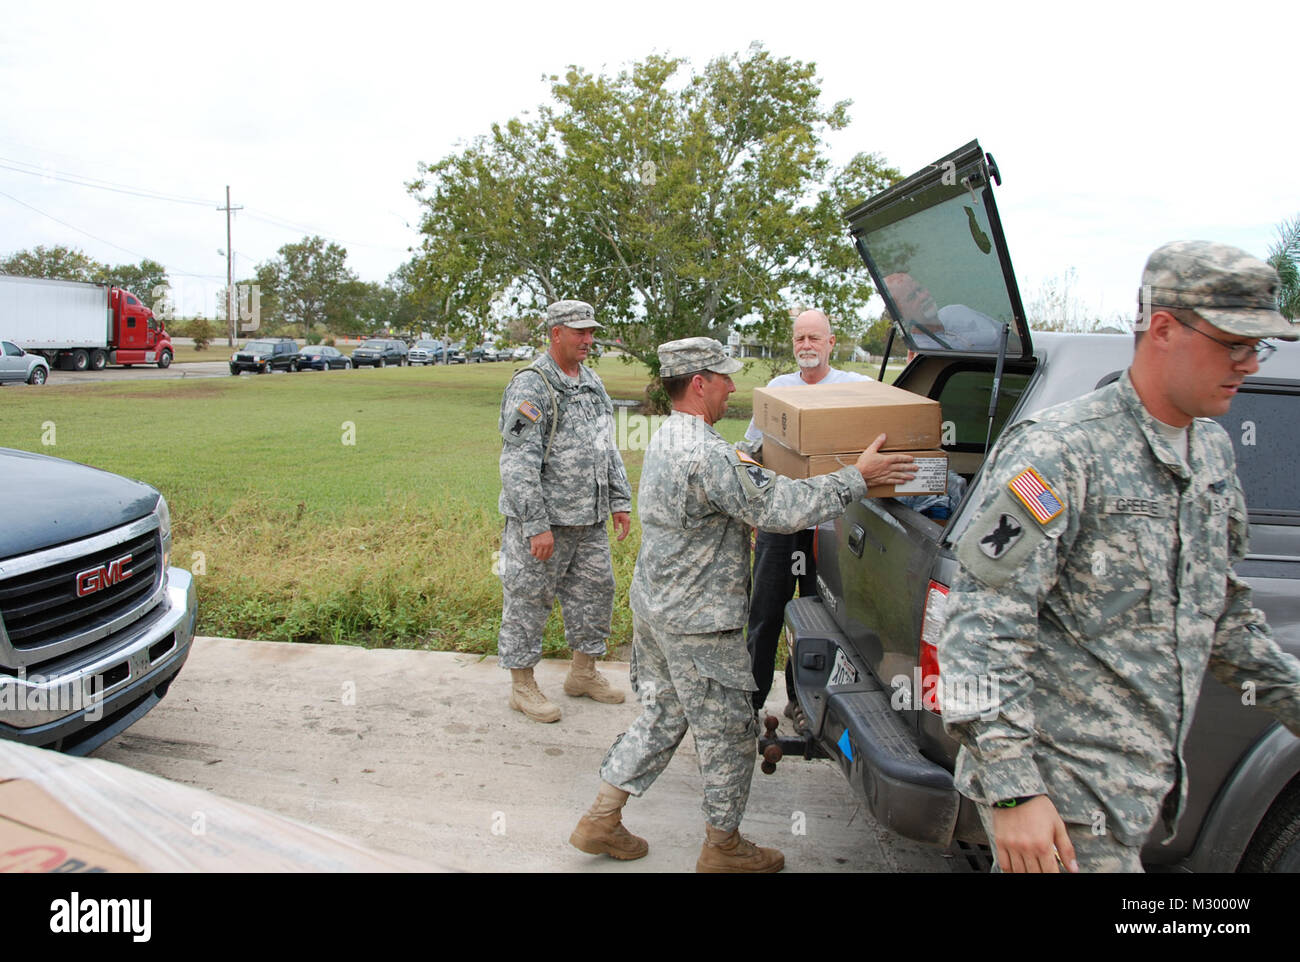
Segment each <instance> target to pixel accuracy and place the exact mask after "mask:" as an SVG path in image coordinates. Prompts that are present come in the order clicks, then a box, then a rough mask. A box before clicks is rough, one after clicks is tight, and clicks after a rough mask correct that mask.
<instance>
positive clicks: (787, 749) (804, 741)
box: [758, 715, 830, 775]
mask: <svg viewBox="0 0 1300 962" xmlns="http://www.w3.org/2000/svg"><path fill="white" fill-rule="evenodd" d="M780 724H781V722H780V720H779V719H778V718H777V717H776V716H775V715H768V716H766V717H765V718H764V719H763V727H764V728H765V729H767V733H766V734H765V735H763V737H761V738H760V739H759V740H758V753H759V754H760V755H762V756H763V763H762V764H761V765H760V766H759V767H760V768H761V769H763V774H764V775H771V774H772V773H773V772H775V771H776V763H777V762H779V761H780V760H781V759H782V758H784V757H785V756H786V755H793V756H797V757H799V758H802V759H803V760H804V761H811V760H812V759H814V758H829V757H830V756H829V755H827V754H826V752H824V751H822V749H821V747H820V746H819V745H818V744H817V742H816V741H814V740H813V737H812V734H811V733H810V732H808V731H807V730H806V729H804V730H802V731H801V732H800V733H799V734H797V735H778V734H777V733H776V728H777V726H778V725H780Z"/></svg>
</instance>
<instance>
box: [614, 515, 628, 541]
mask: <svg viewBox="0 0 1300 962" xmlns="http://www.w3.org/2000/svg"><path fill="white" fill-rule="evenodd" d="M614 530H615V531H617V532H618V540H619V541H622V540H623V539H624V538H626V537H627V533H628V532H629V531H631V530H632V515H630V514H629V513H628V512H626V511H615V512H614Z"/></svg>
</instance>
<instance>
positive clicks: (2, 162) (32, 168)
mask: <svg viewBox="0 0 1300 962" xmlns="http://www.w3.org/2000/svg"><path fill="white" fill-rule="evenodd" d="M13 165H18V166H13ZM0 169H4V170H11V171H13V172H15V173H19V174H27V175H28V176H32V177H41V178H43V179H44V178H48V179H52V180H58V181H62V182H64V183H68V184H72V185H74V186H77V187H89V188H92V189H94V190H108V191H112V192H114V193H118V194H128V195H131V196H135V197H143V198H145V199H146V200H161V201H166V202H168V203H173V204H189V205H194V206H202V207H208V206H210V205H211V204H212V201H210V200H202V199H200V198H195V197H185V196H182V195H179V194H165V193H163V192H161V191H156V190H151V189H149V188H143V187H135V186H132V185H128V184H121V183H117V182H115V181H110V180H102V179H100V178H97V177H88V176H86V175H83V174H71V173H67V172H65V171H58V170H53V169H51V168H48V167H40V166H38V165H36V164H31V163H28V162H27V161H22V160H14V159H13V158H11V157H0ZM5 196H6V197H9V199H10V200H14V201H15V202H17V203H22V201H18V200H17V198H15V197H13V196H11V195H9V194H5ZM24 206H28V207H30V205H27V204H24ZM31 209H32V210H35V211H36V213H38V214H42V215H43V216H45V217H49V218H50V219H51V220H55V221H58V223H60V224H63V225H64V226H65V227H70V228H71V229H72V230H75V231H78V232H80V233H82V234H85V235H86V236H87V237H93V238H94V239H95V240H98V241H100V242H101V243H104V244H108V245H109V246H111V247H116V248H117V249H118V250H127V248H125V247H122V246H121V245H118V244H114V243H112V241H106V240H104V239H103V238H100V237H96V236H95V235H94V234H91V233H89V232H88V231H84V230H81V228H79V227H73V226H72V225H71V224H66V223H64V222H63V221H59V220H58V218H56V217H53V216H52V215H50V214H46V213H45V212H44V211H40V210H36V208H35V207H31ZM217 209H218V210H220V209H221V208H220V207H218V208H217ZM236 209H237V210H238V209H243V208H236ZM255 210H256V208H249V209H247V210H246V214H247V216H249V217H251V218H252V219H253V220H257V221H261V222H262V223H265V224H269V225H271V226H272V227H279V228H281V229H282V230H291V231H294V232H299V233H302V234H304V235H307V234H317V235H319V236H321V237H323V238H324V239H326V240H330V241H334V242H335V243H339V244H344V245H346V246H348V247H365V248H369V249H370V250H381V251H390V252H393V253H398V254H405V253H408V252H409V248H407V247H394V246H392V245H389V244H367V243H363V242H361V241H349V240H346V239H345V238H342V237H336V236H334V235H332V234H327V233H325V232H323V231H321V230H318V229H316V228H313V227H306V226H304V225H302V224H296V223H294V222H292V221H289V220H285V219H283V218H281V217H277V216H276V215H274V214H271V213H269V212H267V211H259V212H257V213H254V211H255ZM127 252H128V253H133V252H131V251H127ZM137 256H139V255H137ZM175 273H176V274H178V275H181V276H187V277H218V276H219V275H217V274H190V273H187V272H184V271H176V272H175Z"/></svg>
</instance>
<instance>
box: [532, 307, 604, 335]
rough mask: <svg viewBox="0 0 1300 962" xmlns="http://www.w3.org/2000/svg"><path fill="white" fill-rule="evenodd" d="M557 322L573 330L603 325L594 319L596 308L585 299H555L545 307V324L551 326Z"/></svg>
mask: <svg viewBox="0 0 1300 962" xmlns="http://www.w3.org/2000/svg"><path fill="white" fill-rule="evenodd" d="M557 324H563V325H564V326H565V327H571V328H573V329H574V330H583V329H585V328H588V327H602V326H603V325H601V324H599V323H597V321H596V309H595V308H594V307H592V306H591V305H590V304H588V303H587V302H586V301H556V302H555V303H554V304H551V305H550V306H549V307H547V308H546V326H547V327H548V328H552V327H554V326H555V325H557Z"/></svg>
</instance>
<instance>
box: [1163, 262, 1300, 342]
mask: <svg viewBox="0 0 1300 962" xmlns="http://www.w3.org/2000/svg"><path fill="white" fill-rule="evenodd" d="M1279 283H1280V282H1279V280H1278V276H1277V271H1275V270H1274V269H1273V268H1272V266H1271V265H1269V264H1266V263H1265V262H1264V261H1261V260H1259V259H1258V258H1256V257H1251V256H1250V255H1249V254H1247V253H1246V252H1245V251H1244V250H1242V249H1241V248H1239V247H1230V246H1229V245H1227V244H1216V243H1214V242H1212V241H1174V242H1172V243H1169V244H1165V245H1163V246H1162V247H1158V248H1156V250H1155V251H1154V252H1153V253H1152V254H1151V256H1150V257H1149V258H1147V266H1146V269H1145V270H1144V271H1143V272H1142V290H1141V291H1140V292H1139V293H1138V300H1139V306H1140V307H1141V308H1142V309H1143V310H1144V311H1145V309H1146V308H1147V307H1153V308H1159V307H1182V308H1187V309H1189V310H1194V311H1196V313H1197V314H1199V315H1200V316H1201V317H1203V318H1205V319H1206V320H1207V321H1209V322H1210V323H1211V324H1213V325H1214V326H1215V327H1217V328H1218V329H1219V330H1221V331H1226V332H1227V333H1229V334H1238V335H1240V336H1242V337H1279V338H1282V339H1283V340H1286V341H1294V340H1297V339H1300V325H1295V324H1292V323H1291V322H1290V321H1288V320H1287V319H1286V318H1285V317H1283V316H1282V315H1281V314H1279V313H1278V310H1277V290H1278V285H1279ZM1143 316H1146V315H1145V314H1144V315H1143Z"/></svg>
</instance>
